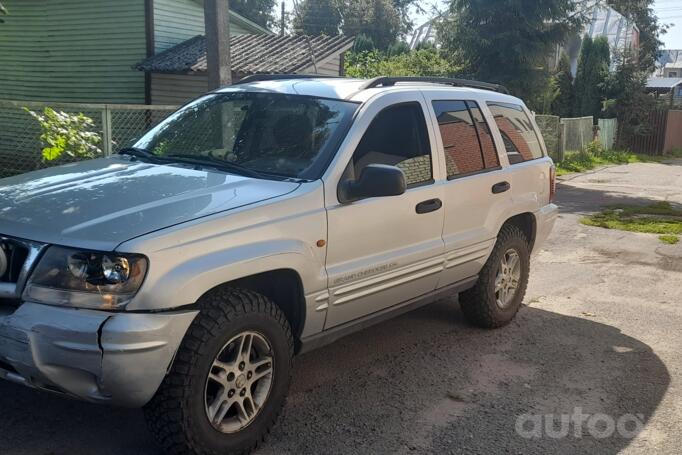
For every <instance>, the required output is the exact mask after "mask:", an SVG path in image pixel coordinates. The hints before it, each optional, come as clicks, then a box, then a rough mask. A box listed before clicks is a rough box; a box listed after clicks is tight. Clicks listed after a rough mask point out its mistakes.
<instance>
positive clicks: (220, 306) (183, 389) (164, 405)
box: [140, 288, 294, 455]
mask: <svg viewBox="0 0 682 455" xmlns="http://www.w3.org/2000/svg"><path fill="white" fill-rule="evenodd" d="M198 304H199V307H200V308H201V311H200V313H199V315H197V317H196V319H195V320H194V321H193V323H192V325H191V326H190V328H189V330H188V331H187V334H186V335H185V338H184V339H183V341H182V344H181V345H180V348H179V350H178V352H177V355H176V357H175V360H174V362H173V365H172V367H171V369H170V372H169V373H168V375H167V376H166V378H165V379H164V381H163V383H162V384H161V386H160V388H159V390H158V391H157V393H156V395H155V396H154V398H152V400H151V401H150V402H149V403H148V404H147V405H146V406H145V408H144V414H145V418H146V420H147V423H148V426H149V428H150V430H151V432H152V433H153V434H154V436H155V438H156V440H157V441H158V443H159V444H160V445H161V447H163V449H164V453H167V454H178V455H179V454H200V455H227V454H247V453H249V452H251V451H252V450H253V449H255V448H256V447H257V446H258V444H259V443H261V442H263V441H264V440H265V438H266V436H267V435H268V434H269V432H270V430H271V428H272V426H273V425H274V424H275V421H276V420H277V417H278V416H279V414H280V412H281V410H282V407H283V406H284V402H285V400H286V395H287V392H288V389H289V383H290V381H291V367H292V364H291V363H292V358H293V349H294V343H293V337H292V335H291V328H290V325H289V322H288V321H287V319H286V317H285V316H284V314H283V313H282V311H281V310H280V309H279V308H278V307H277V305H275V304H274V303H273V302H271V301H270V300H269V299H268V298H266V297H264V296H262V295H260V294H258V293H256V292H252V291H249V290H243V289H236V288H221V289H218V290H216V291H214V292H212V293H210V294H208V295H206V296H205V297H203V298H202V299H201V301H200V302H199V303H198ZM244 330H255V331H258V332H259V333H261V334H263V335H264V336H265V337H267V339H268V341H269V342H270V345H271V348H272V356H273V358H274V365H275V368H274V373H273V384H272V386H271V387H272V388H271V389H270V393H269V395H268V398H267V400H266V402H265V403H264V405H263V407H262V408H261V410H260V411H259V414H258V415H257V416H256V418H255V420H254V421H253V422H252V423H251V424H249V425H248V426H247V427H246V428H244V429H242V430H240V431H238V432H236V433H232V434H224V433H221V432H220V431H218V430H216V429H215V428H214V427H213V426H212V425H211V423H210V422H209V420H208V417H207V415H206V410H205V403H204V400H205V397H204V391H205V384H206V382H205V381H206V377H207V374H208V370H209V369H210V365H211V364H212V362H213V360H214V359H215V356H216V355H217V353H218V352H219V350H221V349H222V348H223V346H224V345H225V343H227V342H228V340H230V339H231V337H233V336H234V335H235V334H238V333H240V332H241V331H244ZM140 367H141V368H144V365H141V366H140Z"/></svg>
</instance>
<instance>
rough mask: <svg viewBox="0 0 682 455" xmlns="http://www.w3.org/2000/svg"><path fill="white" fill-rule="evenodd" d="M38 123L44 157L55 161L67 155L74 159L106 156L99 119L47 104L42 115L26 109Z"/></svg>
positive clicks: (46, 159)
mask: <svg viewBox="0 0 682 455" xmlns="http://www.w3.org/2000/svg"><path fill="white" fill-rule="evenodd" d="M24 109H25V110H26V112H28V113H29V114H31V116H32V117H33V118H35V119H36V120H37V121H38V123H40V128H41V130H42V134H41V135H40V140H41V141H42V142H43V145H44V148H43V160H45V161H54V160H56V159H59V158H60V157H62V156H63V155H64V154H66V155H67V156H69V157H71V158H78V159H90V158H95V157H97V156H101V155H102V150H101V149H100V148H99V147H98V145H99V144H100V143H101V142H102V138H101V137H100V136H99V134H97V133H96V132H94V131H92V130H93V129H94V128H95V122H93V121H92V119H91V118H90V117H88V116H86V115H84V114H83V113H79V114H68V113H66V112H61V111H55V110H54V109H52V108H50V107H46V108H45V109H44V110H43V113H42V114H39V113H37V112H33V111H31V110H29V109H28V108H24Z"/></svg>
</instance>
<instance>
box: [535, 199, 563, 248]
mask: <svg viewBox="0 0 682 455" xmlns="http://www.w3.org/2000/svg"><path fill="white" fill-rule="evenodd" d="M558 217H559V207H557V206H556V205H555V204H547V205H546V206H544V207H542V208H541V209H540V210H538V211H537V212H535V221H536V230H535V243H534V244H533V253H537V252H538V251H540V248H541V247H542V245H543V244H544V243H545V241H546V240H547V237H549V234H550V233H551V232H552V229H553V228H554V223H556V219H557V218H558Z"/></svg>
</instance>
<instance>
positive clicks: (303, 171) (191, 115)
mask: <svg viewBox="0 0 682 455" xmlns="http://www.w3.org/2000/svg"><path fill="white" fill-rule="evenodd" d="M356 108H357V104H355V103H351V102H347V101H341V100H330V99H322V98H313V97H307V96H300V95H284V94H274V93H254V92H233V93H218V94H212V95H207V96H205V97H202V98H200V99H198V100H196V101H194V102H192V103H190V104H188V105H187V106H185V107H184V108H182V109H180V110H179V111H178V112H176V113H174V114H173V115H171V116H170V117H169V118H168V119H166V120H165V121H164V122H162V123H161V124H159V125H158V126H157V127H155V128H154V129H152V130H151V131H149V132H148V133H147V134H145V135H144V136H143V137H142V139H140V140H139V141H138V142H137V143H136V144H135V146H134V148H135V149H139V150H144V151H146V152H149V153H151V154H153V155H154V157H155V158H158V159H161V160H163V161H165V160H166V159H169V160H173V159H174V158H177V159H178V161H182V160H185V161H190V162H192V163H195V164H196V163H206V164H207V165H211V166H218V167H221V166H220V165H221V164H224V166H222V167H224V168H225V169H227V170H228V171H230V172H235V173H239V170H240V169H241V170H242V171H244V172H242V173H243V174H245V175H250V176H254V175H258V176H265V178H268V176H273V177H274V176H279V177H284V178H297V179H306V180H312V179H317V178H319V177H321V175H322V173H323V172H324V169H325V168H326V166H327V164H328V163H329V161H330V160H331V157H332V156H333V154H334V153H336V149H337V147H338V144H339V141H340V139H341V137H342V136H343V134H344V133H345V131H347V128H348V126H349V125H350V122H351V119H352V116H353V113H354V112H355V110H356ZM256 173H257V174H256Z"/></svg>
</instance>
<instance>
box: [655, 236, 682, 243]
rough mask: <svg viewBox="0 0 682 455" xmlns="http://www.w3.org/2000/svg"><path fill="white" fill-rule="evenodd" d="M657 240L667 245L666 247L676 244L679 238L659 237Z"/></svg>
mask: <svg viewBox="0 0 682 455" xmlns="http://www.w3.org/2000/svg"><path fill="white" fill-rule="evenodd" d="M658 239H659V240H660V241H661V242H663V243H667V244H668V245H675V244H676V243H677V242H679V241H680V238H679V237H678V236H676V235H668V234H666V235H659V236H658Z"/></svg>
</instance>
